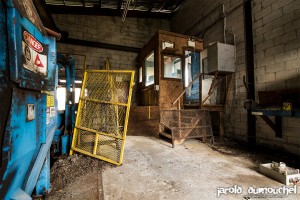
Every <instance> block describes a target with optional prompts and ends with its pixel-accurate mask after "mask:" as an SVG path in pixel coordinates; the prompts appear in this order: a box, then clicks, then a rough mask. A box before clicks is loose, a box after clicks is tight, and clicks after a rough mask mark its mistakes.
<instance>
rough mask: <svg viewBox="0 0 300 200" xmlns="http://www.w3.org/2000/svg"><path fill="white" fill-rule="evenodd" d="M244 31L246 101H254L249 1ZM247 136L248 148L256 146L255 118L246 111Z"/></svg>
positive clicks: (246, 6) (245, 9) (247, 2)
mask: <svg viewBox="0 0 300 200" xmlns="http://www.w3.org/2000/svg"><path fill="white" fill-rule="evenodd" d="M244 29H245V53H246V83H247V86H248V90H249V92H248V93H247V99H250V100H253V101H255V85H254V84H255V83H254V55H253V33H252V5H251V0H245V3H244ZM247 136H248V144H249V146H250V147H255V146H256V118H255V116H253V115H252V114H251V110H250V109H247Z"/></svg>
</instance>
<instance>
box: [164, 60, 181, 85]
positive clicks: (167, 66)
mask: <svg viewBox="0 0 300 200" xmlns="http://www.w3.org/2000/svg"><path fill="white" fill-rule="evenodd" d="M163 60H164V78H176V79H181V78H182V70H181V67H182V64H181V58H179V57H176V56H170V55H164V56H163Z"/></svg>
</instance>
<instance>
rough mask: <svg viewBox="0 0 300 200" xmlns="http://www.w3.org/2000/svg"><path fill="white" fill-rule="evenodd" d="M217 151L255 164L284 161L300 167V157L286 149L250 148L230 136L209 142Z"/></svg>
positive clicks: (216, 138) (289, 164)
mask: <svg viewBox="0 0 300 200" xmlns="http://www.w3.org/2000/svg"><path fill="white" fill-rule="evenodd" d="M207 145H208V146H210V147H211V148H212V149H214V150H215V151H218V152H220V153H222V154H225V155H229V156H238V157H243V158H245V159H248V160H250V161H251V162H253V163H255V164H261V163H268V162H272V161H275V162H284V163H286V164H287V165H288V166H290V167H294V168H298V169H299V168H300V157H299V156H297V155H295V154H291V153H288V152H286V151H285V150H284V149H276V150H273V149H270V148H266V147H261V146H256V147H254V148H249V146H248V144H247V143H245V142H241V141H236V140H234V139H230V138H220V137H215V138H214V142H213V143H207Z"/></svg>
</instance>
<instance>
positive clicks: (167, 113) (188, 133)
mask: <svg viewBox="0 0 300 200" xmlns="http://www.w3.org/2000/svg"><path fill="white" fill-rule="evenodd" d="M160 121H161V124H162V125H164V126H165V129H169V130H171V132H172V138H173V139H176V140H180V139H186V138H203V137H204V138H206V137H212V136H213V131H212V127H211V120H210V114H209V111H205V110H199V109H191V110H161V111H160Z"/></svg>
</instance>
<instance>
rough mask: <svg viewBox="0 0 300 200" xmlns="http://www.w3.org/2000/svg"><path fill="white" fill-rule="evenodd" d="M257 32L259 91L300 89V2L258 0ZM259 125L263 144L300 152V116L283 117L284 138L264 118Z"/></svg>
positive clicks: (256, 74) (259, 140) (256, 10)
mask: <svg viewBox="0 0 300 200" xmlns="http://www.w3.org/2000/svg"><path fill="white" fill-rule="evenodd" d="M253 34H254V40H253V42H254V52H255V54H254V59H255V78H256V84H255V86H256V90H257V91H265V90H267V91H268V90H276V89H293V88H300V2H299V1H298V0H273V1H271V0H254V2H253ZM272 120H274V119H272ZM256 128H257V141H258V143H259V144H266V145H272V146H274V147H275V146H276V147H282V148H284V149H287V150H289V151H290V152H292V153H295V154H299V155H300V132H299V128H300V119H298V118H287V117H286V118H283V138H277V137H275V134H274V132H273V131H272V130H271V129H270V128H269V127H268V126H267V125H266V124H265V123H264V122H263V121H262V119H261V118H258V120H257V127H256Z"/></svg>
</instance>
